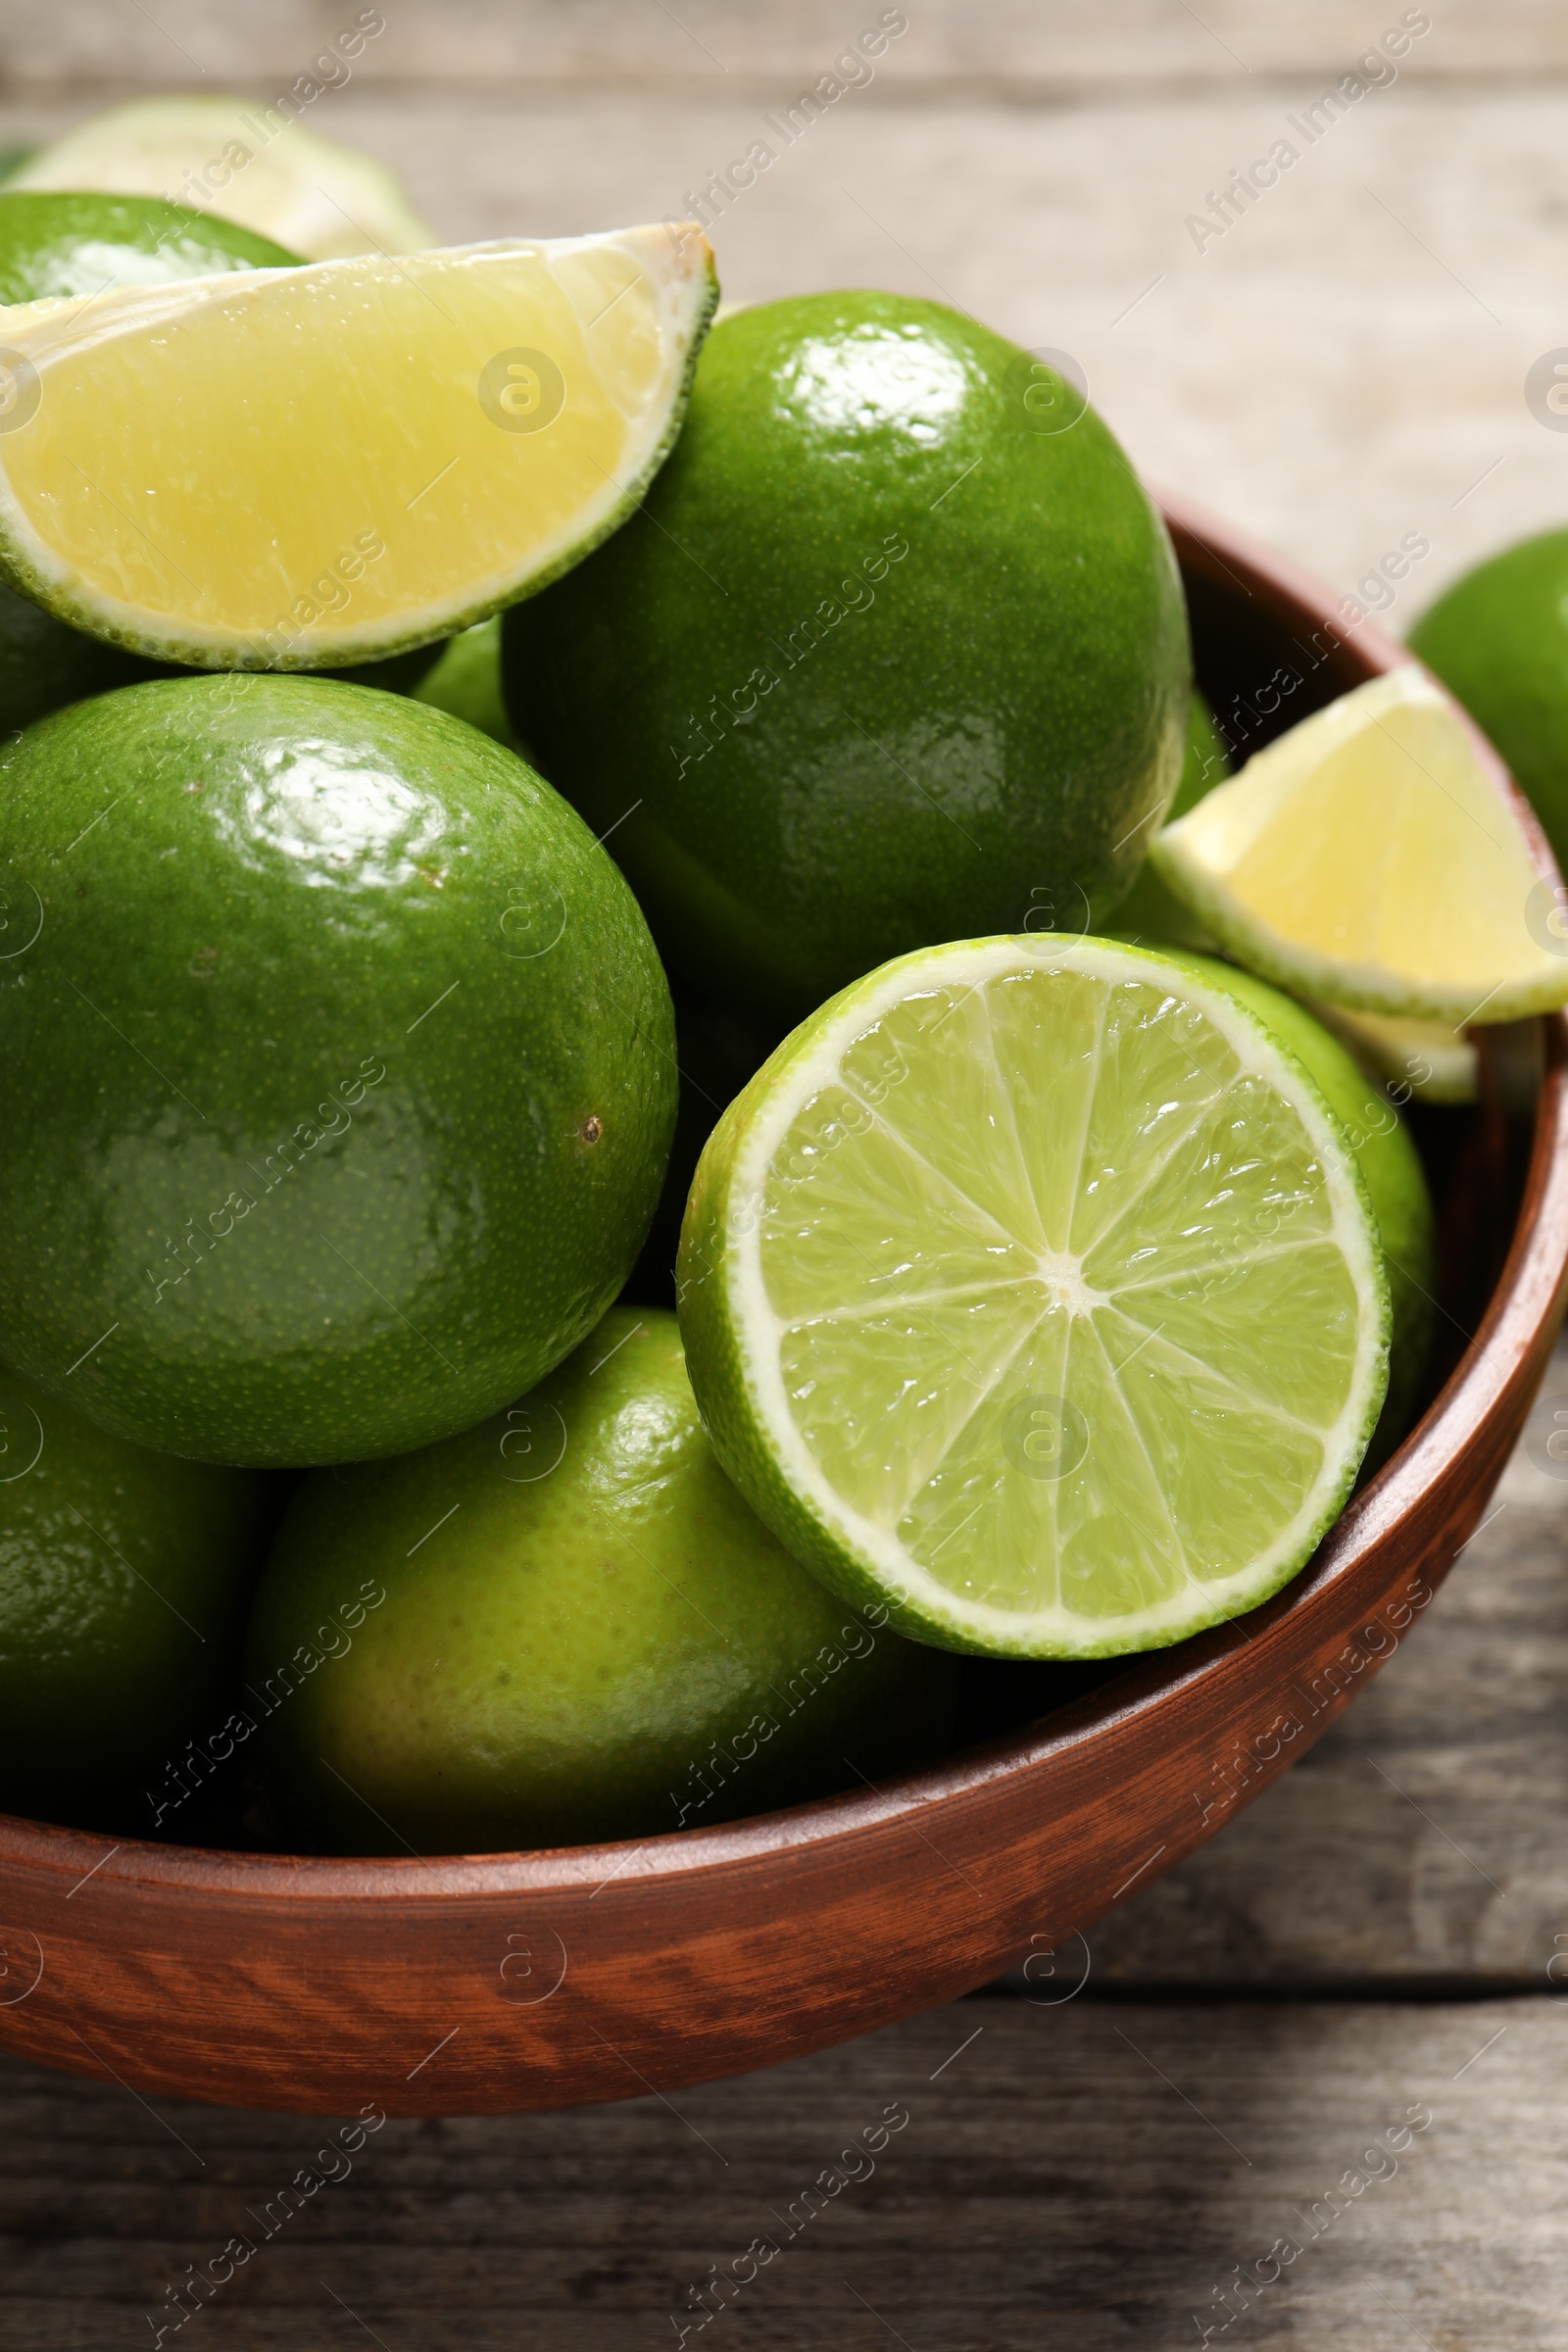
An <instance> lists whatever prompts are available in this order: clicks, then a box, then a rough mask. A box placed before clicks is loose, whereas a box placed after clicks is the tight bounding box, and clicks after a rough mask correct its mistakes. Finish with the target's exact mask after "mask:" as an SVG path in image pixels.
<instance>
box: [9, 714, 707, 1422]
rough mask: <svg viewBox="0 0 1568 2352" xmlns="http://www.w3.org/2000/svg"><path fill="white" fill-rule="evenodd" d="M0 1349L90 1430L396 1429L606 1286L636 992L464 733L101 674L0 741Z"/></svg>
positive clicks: (644, 1103)
mask: <svg viewBox="0 0 1568 2352" xmlns="http://www.w3.org/2000/svg"><path fill="white" fill-rule="evenodd" d="M0 896H3V898H4V900H5V902H6V905H5V907H4V909H3V910H0V911H3V912H4V916H5V923H6V926H7V928H6V929H5V930H4V931H0V948H3V949H4V953H3V954H0V1092H3V1095H4V1099H5V1102H6V1105H7V1115H6V1117H5V1119H4V1120H3V1121H0V1353H3V1354H4V1355H5V1356H6V1357H7V1358H9V1360H11V1361H12V1362H13V1363H14V1364H15V1365H16V1366H17V1367H18V1368H19V1369H21V1370H23V1371H25V1372H26V1373H27V1374H28V1375H29V1376H31V1377H32V1378H34V1379H36V1380H37V1381H38V1382H39V1383H40V1384H41V1385H42V1386H43V1387H45V1388H47V1389H50V1390H52V1391H54V1392H55V1393H61V1394H63V1393H66V1389H65V1384H66V1382H67V1380H68V1379H69V1381H70V1390H69V1395H70V1397H71V1401H72V1402H73V1404H74V1405H76V1406H77V1407H78V1408H79V1409H81V1410H84V1411H86V1412H88V1413H90V1414H91V1415H92V1416H93V1417H94V1418H95V1419H96V1420H98V1421H99V1422H101V1423H102V1424H103V1425H104V1426H105V1427H106V1428H110V1429H114V1430H117V1431H118V1432H120V1434H121V1435H123V1436H125V1437H130V1438H134V1439H136V1440H137V1441H139V1442H141V1443H144V1444H149V1445H155V1446H162V1447H165V1448H167V1449H168V1450H169V1451H171V1452H175V1453H184V1454H190V1455H195V1456H198V1457H201V1458H204V1459H209V1460H219V1461H234V1462H254V1463H301V1464H303V1463H310V1462H321V1461H342V1460H346V1459H349V1458H351V1457H360V1456H368V1455H372V1454H383V1453H396V1452H401V1451H403V1450H405V1449H406V1448H407V1447H408V1446H412V1445H418V1444H424V1443H428V1442H430V1441H431V1440H433V1439H435V1438H438V1437H444V1436H446V1435H447V1434H449V1433H450V1432H451V1431H453V1430H455V1429H463V1428H466V1427H467V1426H469V1425H470V1424H471V1423H472V1422H474V1421H477V1420H480V1419H482V1418H483V1417H484V1415H485V1414H486V1413H489V1412H492V1411H494V1410H495V1408H496V1406H497V1405H498V1404H500V1403H502V1402H504V1401H505V1400H506V1399H507V1398H508V1397H515V1396H516V1395H517V1394H518V1392H519V1390H521V1389H524V1388H526V1387H527V1386H528V1384H529V1383H530V1382H531V1381H533V1380H536V1379H537V1378H538V1377H539V1376H540V1375H541V1374H542V1373H544V1372H545V1371H547V1370H549V1368H550V1367H551V1366H552V1365H553V1364H555V1363H558V1362H559V1361H560V1360H561V1358H562V1357H563V1356H564V1354H566V1353H567V1352H568V1350H569V1349H570V1348H573V1347H574V1346H575V1345H576V1343H577V1341H578V1340H579V1339H580V1338H581V1337H582V1336H583V1334H584V1332H586V1331H588V1330H590V1329H591V1328H592V1327H593V1325H594V1324H595V1323H596V1322H597V1321H598V1319H599V1317H600V1315H601V1314H602V1313H603V1311H604V1309H605V1307H606V1306H607V1305H608V1303H609V1302H610V1300H611V1299H613V1297H614V1296H615V1293H616V1292H617V1291H618V1289H619V1288H620V1285H621V1283H622V1281H623V1280H624V1278H625V1275H626V1272H627V1270H628V1268H629V1267H630V1265H631V1264H632V1262H633V1260H634V1259H635V1257H636V1254H637V1250H638V1247H639V1245H640V1243H641V1240H642V1237H643V1233H644V1230H645V1229H646V1226H647V1224H648V1220H649V1218H650V1217H651V1215H652V1213H653V1208H654V1204H655V1201H656V1200H657V1198H658V1194H659V1187H660V1181H661V1178H662V1172H663V1167H664V1161H665V1156H666V1154H667V1151H668V1145H669V1136H670V1129H671V1125H672V1123H673V1118H674V1108H675V1073H674V1061H673V1024H672V1016H671V1011H670V1004H669V993H668V990H667V988H666V986H665V983H664V977H663V973H662V969H661V968H660V964H659V960H658V957H657V956H656V954H655V952H654V948H653V943H652V942H651V940H650V939H649V936H648V932H647V927H646V925H645V924H644V923H643V920H642V917H641V916H640V914H639V913H638V911H637V907H636V904H635V902H634V901H633V899H632V896H631V893H630V892H629V890H628V889H627V888H626V885H625V883H624V881H623V880H622V878H621V876H620V875H619V873H618V872H617V871H616V869H615V867H614V866H613V863H612V862H611V860H610V858H609V857H608V856H607V855H606V853H605V852H604V851H603V850H601V849H600V848H599V847H598V846H597V845H596V844H595V842H594V840H593V838H592V836H591V835H590V834H589V833H588V831H587V830H586V828H585V827H584V825H583V824H582V822H581V820H580V818H579V817H577V816H576V814H575V813H574V812H573V811H572V810H571V809H568V808H567V806H566V805H565V803H564V801H562V800H561V799H560V798H559V797H558V795H557V794H555V793H554V792H552V791H551V789H550V787H549V786H548V785H547V784H544V783H543V782H541V780H540V779H539V778H538V777H537V776H536V775H534V773H533V772H532V770H531V769H529V768H527V767H525V766H524V765H523V763H522V761H521V760H517V759H516V758H515V757H514V755H513V754H511V753H510V752H505V751H503V750H502V749H501V747H500V746H499V745H498V744H494V743H492V742H490V741H489V739H488V738H487V737H485V736H483V735H480V734H478V733H476V732H475V730H474V729H473V728H471V727H466V726H464V725H463V724H462V722H461V721H459V720H457V719H454V718H451V717H449V716H448V715H447V714H446V713H445V712H444V711H430V710H426V709H425V708H424V707H423V706H422V705H421V704H417V703H414V702H411V701H408V700H406V699H405V698H403V697H401V696H393V695H387V694H380V693H376V692H374V691H373V690H371V689H369V688H367V687H362V686H344V685H338V684H329V683H327V682H326V681H324V680H319V679H309V678H282V677H265V676H254V675H253V676H249V677H239V678H222V677H213V678H190V679H183V678H182V679H172V680H168V681H160V682H157V683H154V684H151V685H145V686H130V687H125V688H123V690H122V691H121V692H120V693H118V694H114V695H105V696H101V697H99V698H98V700H96V701H94V702H90V703H77V704H74V705H73V707H72V708H71V709H70V710H68V711H58V712H56V713H55V715H54V716H53V717H50V718H46V719H42V720H40V721H39V722H38V724H37V725H36V726H35V727H31V728H28V729H27V730H26V732H25V734H24V735H23V736H22V737H21V739H20V740H19V741H18V742H16V743H14V744H12V745H10V746H9V747H7V748H6V749H5V751H4V753H3V755H0ZM8 941H14V942H15V943H16V944H15V946H6V944H5V943H7V942H8ZM100 1342H101V1344H100ZM78 1358H81V1359H82V1360H81V1361H80V1362H79V1363H78V1361H77V1359H78ZM73 1365H74V1366H75V1367H76V1368H75V1369H74V1371H73V1370H72V1367H73Z"/></svg>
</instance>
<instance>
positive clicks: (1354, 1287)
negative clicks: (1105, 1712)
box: [679, 936, 1389, 1657]
mask: <svg viewBox="0 0 1568 2352" xmlns="http://www.w3.org/2000/svg"><path fill="white" fill-rule="evenodd" d="M679 1290H680V1300H681V1306H680V1317H681V1330H682V1333H683V1336H684V1338H685V1343H686V1350H687V1358H688V1363H689V1366H690V1370H691V1377H692V1385H693V1387H694V1389H695V1390H696V1393H697V1399H698V1402H699V1404H700V1406H701V1408H702V1412H703V1418H704V1420H705V1421H706V1422H707V1424H708V1428H709V1432H710V1435H711V1438H712V1440H713V1443H714V1446H716V1448H717V1450H718V1454H719V1458H720V1460H721V1461H722V1462H723V1464H724V1467H725V1468H726V1470H728V1472H729V1474H730V1476H731V1477H732V1478H733V1479H734V1481H735V1483H736V1484H737V1485H738V1486H739V1487H740V1489H741V1491H742V1493H743V1494H744V1495H746V1496H747V1498H748V1499H749V1501H750V1502H751V1503H752V1505H753V1507H754V1508H755V1509H756V1510H757V1511H758V1512H759V1513H760V1516H761V1517H762V1518H763V1519H764V1520H765V1521H766V1523H767V1524H768V1526H770V1527H771V1528H772V1529H773V1531H774V1533H775V1534H776V1535H777V1536H778V1537H779V1538H780V1539H781V1541H782V1542H783V1543H784V1544H787V1545H788V1546H789V1548H790V1549H791V1550H792V1551H793V1552H794V1553H795V1555H796V1557H797V1558H798V1559H800V1560H801V1561H802V1562H803V1563H804V1564H805V1565H806V1566H807V1567H809V1568H810V1569H812V1570H813V1571H814V1572H815V1573H816V1574H817V1575H818V1576H819V1577H820V1578H821V1579H822V1581H823V1582H824V1583H825V1584H828V1585H830V1586H832V1587H833V1588H834V1590H836V1591H837V1592H840V1593H843V1594H845V1595H846V1597H848V1598H851V1599H854V1600H857V1601H866V1600H873V1599H874V1600H876V1601H879V1602H881V1603H882V1604H883V1605H885V1606H886V1607H887V1609H888V1611H889V1615H890V1618H891V1619H892V1621H893V1622H894V1623H895V1624H896V1625H897V1626H898V1627H899V1629H900V1630H901V1631H902V1632H904V1633H907V1634H911V1635H913V1636H914V1637H915V1638H916V1639H918V1640H922V1641H926V1642H936V1643H938V1644H939V1645H942V1646H945V1647H948V1648H955V1649H969V1650H983V1651H989V1652H993V1653H997V1654H1011V1655H1018V1656H1033V1657H1094V1656H1103V1655H1106V1654H1109V1653H1111V1652H1114V1651H1120V1650H1128V1649H1147V1648H1156V1647H1159V1646H1160V1645H1162V1644H1164V1643H1166V1642H1176V1641H1179V1640H1181V1638H1182V1637H1183V1636H1184V1635H1187V1634H1191V1633H1194V1632H1196V1631H1197V1630H1198V1629H1199V1628H1200V1627H1201V1626H1205V1625H1212V1624H1214V1623H1215V1622H1216V1621H1217V1620H1218V1619H1221V1618H1225V1617H1232V1616H1235V1615H1236V1614H1237V1613H1238V1612H1239V1611H1241V1610H1243V1609H1248V1608H1250V1607H1252V1606H1253V1605H1254V1604H1255V1603H1256V1602H1258V1601H1260V1600H1262V1599H1264V1598H1266V1596H1267V1595H1268V1594H1269V1593H1273V1592H1274V1591H1276V1590H1277V1588H1278V1587H1279V1586H1281V1585H1282V1584H1284V1583H1285V1582H1286V1580H1287V1579H1288V1578H1289V1577H1291V1576H1292V1575H1294V1573H1295V1572H1296V1570H1297V1569H1298V1568H1299V1566H1300V1565H1301V1563H1302V1561H1303V1560H1305V1559H1306V1558H1307V1556H1308V1555H1309V1553H1310V1552H1311V1550H1312V1549H1313V1546H1314V1545H1315V1544H1316V1543H1317V1542H1318V1540H1319V1538H1320V1537H1321V1536H1322V1534H1323V1532H1324V1530H1325V1529H1326V1528H1327V1527H1328V1526H1329V1525H1330V1524H1331V1522H1332V1521H1333V1519H1334V1518H1335V1516H1336V1514H1337V1513H1338V1511H1339V1509H1340V1507H1341V1505H1342V1504H1343V1502H1344V1500H1345V1497H1346V1495H1348V1492H1349V1489H1350V1486H1351V1483H1352V1481H1353V1479H1354V1477H1355V1472H1356V1469H1357V1466H1358V1464H1359V1463H1360V1460H1361V1457H1362V1454H1363V1452H1364V1451H1365V1448H1366V1446H1367V1442H1368V1440H1369V1438H1370V1437H1371V1434H1372V1430H1373V1426H1374V1424H1375V1422H1376V1420H1377V1417H1378V1410H1379V1407H1380V1405H1381V1403H1382V1400H1383V1394H1384V1389H1385V1385H1386V1381H1387V1370H1388V1344H1389V1292H1388V1283H1387V1279H1386V1276H1385V1272H1384V1266H1383V1260H1382V1255H1381V1251H1380V1250H1379V1246H1378V1242H1377V1238H1376V1233H1375V1228H1374V1225H1373V1221H1372V1215H1371V1211H1370V1208H1369V1205H1368V1201H1367V1197H1366V1192H1365V1188H1364V1186H1363V1184H1362V1182H1361V1179H1360V1176H1359V1174H1358V1173H1357V1170H1356V1167H1355V1164H1354V1161H1353V1158H1352V1155H1351V1153H1350V1152H1349V1149H1348V1145H1347V1142H1346V1140H1345V1137H1344V1134H1343V1132H1342V1130H1341V1129H1340V1127H1339V1124H1338V1122H1337V1121H1336V1119H1335V1118H1334V1116H1333V1114H1332V1112H1331V1111H1330V1110H1329V1108H1328V1106H1327V1104H1326V1103H1325V1102H1324V1099H1323V1097H1322V1096H1321V1094H1320V1093H1319V1092H1318V1089H1317V1086H1316V1084H1315V1082H1314V1081H1313V1080H1312V1079H1311V1078H1310V1077H1309V1076H1308V1075H1307V1072H1306V1070H1305V1069H1304V1068H1303V1066H1302V1065H1301V1063H1300V1062H1299V1061H1298V1060H1297V1059H1296V1057H1295V1055H1294V1054H1291V1053H1289V1052H1288V1051H1287V1050H1286V1049H1285V1048H1284V1047H1283V1046H1281V1045H1280V1043H1279V1042H1278V1041H1277V1040H1276V1039H1275V1038H1273V1037H1272V1036H1271V1035H1270V1033H1269V1032H1268V1031H1267V1030H1266V1029H1265V1028H1264V1027H1263V1025H1262V1024H1261V1022H1259V1021H1258V1020H1257V1019H1255V1018H1254V1016H1253V1015H1252V1014H1251V1013H1250V1011H1249V1010H1247V1008H1246V1007H1245V1006H1244V1005H1242V1004H1241V1003H1240V1002H1239V1001H1238V1000H1237V998H1236V997H1234V996H1233V995H1231V994H1230V992H1229V990H1228V989H1222V988H1219V987H1216V986H1214V985H1212V984H1211V983H1210V982H1208V981H1207V980H1205V979H1204V978H1202V977H1201V976H1200V975H1199V974H1198V973H1195V972H1193V971H1191V970H1187V969H1183V968H1182V967H1181V966H1179V965H1178V964H1176V963H1174V962H1172V961H1169V960H1168V959H1166V958H1165V957H1164V956H1155V955H1151V954H1148V953H1145V952H1144V951H1142V950H1139V949H1136V948H1128V947H1121V946H1117V945H1115V944H1114V943H1112V942H1110V941H1107V940H1101V939H1085V940H1082V941H1077V942H1073V943H1071V944H1067V943H1063V942H1061V941H1058V940H1054V939H1052V938H1048V937H1044V936H1042V937H1041V938H1039V939H1023V938H1013V939H993V940H979V941H960V942H958V943H956V944H954V945H950V946H947V947H940V948H933V949H929V950H923V951H921V952H920V953H918V954H916V955H912V956H901V957H900V958H898V959H897V960H896V961H894V962H892V963H889V964H885V965H884V966H883V967H882V969H881V970H880V971H877V972H873V973H872V974H870V976H869V977H868V978H866V979H864V980H860V981H858V982H857V983H856V984H855V985H854V986H853V987H852V988H849V989H846V990H845V991H844V992H843V994H842V995H840V996H838V997H836V998H835V999H833V1001H832V1002H831V1003H830V1004H828V1005H825V1006H824V1007H823V1008H822V1009H821V1011H819V1012H817V1013H815V1014H813V1015H812V1017H811V1018H810V1019H809V1021H807V1022H805V1023H804V1024H803V1025H802V1027H800V1028H799V1029H797V1030H796V1031H795V1032H794V1034H793V1035H792V1036H790V1037H788V1038H786V1040H785V1041H784V1043H783V1045H782V1046H780V1047H779V1048H778V1050H777V1052H776V1053H775V1054H773V1056H772V1058H771V1059H770V1060H769V1061H767V1062H765V1063H764V1064H763V1066H762V1068H761V1069H760V1071H759V1072H758V1074H757V1076H756V1077H755V1078H754V1079H753V1081H752V1083H751V1084H750V1086H749V1087H747V1089H746V1091H745V1092H744V1093H743V1094H742V1095H741V1096H740V1097H739V1098H738V1099H737V1100H736V1101H735V1102H734V1103H732V1104H731V1105H730V1107H729V1109H728V1110H727V1111H726V1112H725V1114H724V1116H723V1117H722V1118H721V1119H720V1121H719V1123H718V1125H717V1127H716V1128H715V1129H714V1131H713V1135H712V1137H711V1140H710V1142H709V1145H708V1149H707V1151H706V1152H704V1154H703V1159H702V1162H701V1165H700V1166H699V1168H698V1172H697V1179H696V1182H695V1184H694V1186H693V1188H692V1195H691V1200H690V1201H689V1203H688V1207H687V1212H686V1222H685V1227H684V1229H683V1232H682V1236H681V1249H680V1266H679Z"/></svg>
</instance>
